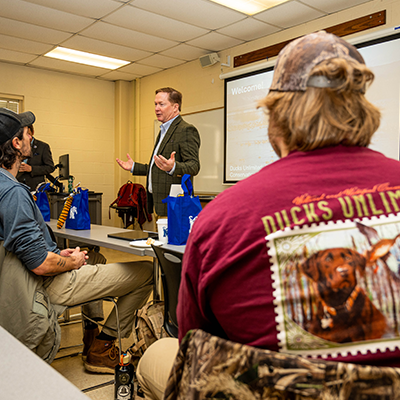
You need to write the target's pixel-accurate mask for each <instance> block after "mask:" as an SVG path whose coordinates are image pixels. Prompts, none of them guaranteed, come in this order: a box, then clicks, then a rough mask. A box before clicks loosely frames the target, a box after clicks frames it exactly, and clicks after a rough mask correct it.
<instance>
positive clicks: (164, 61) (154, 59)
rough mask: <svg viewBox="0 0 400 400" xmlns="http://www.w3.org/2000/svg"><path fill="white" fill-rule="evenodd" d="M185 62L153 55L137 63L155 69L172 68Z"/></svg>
mask: <svg viewBox="0 0 400 400" xmlns="http://www.w3.org/2000/svg"><path fill="white" fill-rule="evenodd" d="M185 62H186V61H183V60H178V59H176V58H171V57H166V56H162V55H160V54H155V55H154V56H150V57H147V58H145V59H144V60H141V61H139V63H140V64H144V65H150V66H151V67H157V68H172V67H176V66H177V65H180V64H184V63H185Z"/></svg>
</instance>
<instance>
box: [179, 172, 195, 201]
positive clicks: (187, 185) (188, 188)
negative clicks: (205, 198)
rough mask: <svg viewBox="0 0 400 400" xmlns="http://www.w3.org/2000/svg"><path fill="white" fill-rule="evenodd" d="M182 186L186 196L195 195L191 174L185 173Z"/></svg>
mask: <svg viewBox="0 0 400 400" xmlns="http://www.w3.org/2000/svg"><path fill="white" fill-rule="evenodd" d="M181 186H182V189H183V193H184V195H185V196H189V195H193V185H192V182H191V180H190V175H189V174H185V175H183V177H182V182H181Z"/></svg>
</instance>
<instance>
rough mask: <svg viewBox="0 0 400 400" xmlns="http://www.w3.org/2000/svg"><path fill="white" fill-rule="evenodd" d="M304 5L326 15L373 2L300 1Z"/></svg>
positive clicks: (358, 0)
mask: <svg viewBox="0 0 400 400" xmlns="http://www.w3.org/2000/svg"><path fill="white" fill-rule="evenodd" d="M300 1H301V2H302V3H304V4H307V5H309V6H311V7H314V8H316V9H317V10H321V11H323V12H326V13H333V12H336V11H340V10H344V9H346V8H350V7H354V6H356V5H358V4H362V3H366V2H368V1H371V0H300Z"/></svg>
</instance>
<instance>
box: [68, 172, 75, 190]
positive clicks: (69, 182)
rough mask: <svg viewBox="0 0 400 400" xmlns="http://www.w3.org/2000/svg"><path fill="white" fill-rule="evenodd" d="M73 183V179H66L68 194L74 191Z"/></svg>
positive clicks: (71, 177)
mask: <svg viewBox="0 0 400 400" xmlns="http://www.w3.org/2000/svg"><path fill="white" fill-rule="evenodd" d="M73 182H74V177H73V176H70V177H69V178H68V193H72V191H73V190H74V186H73Z"/></svg>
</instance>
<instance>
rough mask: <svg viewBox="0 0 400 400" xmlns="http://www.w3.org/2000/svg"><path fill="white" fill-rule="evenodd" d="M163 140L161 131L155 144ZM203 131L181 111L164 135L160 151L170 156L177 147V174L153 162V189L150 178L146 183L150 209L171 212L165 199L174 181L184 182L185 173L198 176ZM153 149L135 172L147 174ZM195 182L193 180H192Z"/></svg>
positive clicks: (159, 212)
mask: <svg viewBox="0 0 400 400" xmlns="http://www.w3.org/2000/svg"><path fill="white" fill-rule="evenodd" d="M159 140H160V133H159V134H158V136H157V139H156V142H155V144H154V148H155V147H156V145H157V143H158V141H159ZM199 148H200V135H199V132H198V131H197V129H196V127H194V126H193V125H190V124H188V123H187V122H185V121H184V120H183V119H182V117H181V116H180V115H178V117H176V119H175V120H174V121H173V122H172V124H171V126H170V127H169V129H168V131H167V133H166V134H165V136H164V139H163V141H162V143H161V145H160V148H159V149H158V155H162V156H164V157H165V158H167V159H169V158H170V157H171V153H172V152H173V151H175V152H176V154H175V171H174V174H173V175H169V174H168V173H166V172H164V171H162V170H160V169H159V168H158V167H157V166H156V165H155V164H153V166H152V170H151V176H152V186H153V193H152V194H151V193H149V192H148V184H149V182H148V179H147V183H146V190H147V204H148V210H149V212H153V205H154V209H155V212H156V213H157V214H158V215H161V216H166V215H167V205H166V204H164V203H162V200H163V199H165V198H166V197H168V195H169V191H170V188H171V185H172V184H180V183H181V178H182V176H183V175H184V174H189V175H191V176H195V175H197V174H198V173H199V171H200V160H199ZM153 153H154V149H153V152H152V154H151V157H150V161H149V163H148V164H141V163H136V162H135V166H134V169H133V172H132V175H141V176H147V177H148V173H149V166H150V164H151V160H152V158H153ZM192 182H193V180H192Z"/></svg>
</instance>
